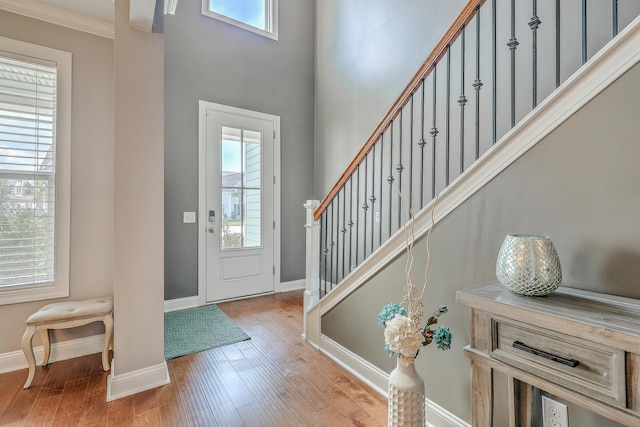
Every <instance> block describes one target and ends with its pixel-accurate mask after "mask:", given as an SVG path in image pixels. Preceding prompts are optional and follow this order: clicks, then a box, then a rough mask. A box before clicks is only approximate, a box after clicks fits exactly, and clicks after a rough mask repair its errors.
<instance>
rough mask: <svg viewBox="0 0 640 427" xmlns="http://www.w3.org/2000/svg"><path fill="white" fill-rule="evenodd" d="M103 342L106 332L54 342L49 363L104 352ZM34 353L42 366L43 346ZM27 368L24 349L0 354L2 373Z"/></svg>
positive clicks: (0, 370)
mask: <svg viewBox="0 0 640 427" xmlns="http://www.w3.org/2000/svg"><path fill="white" fill-rule="evenodd" d="M103 344H104V334H100V335H92V336H88V337H83V338H77V339H73V340H67V341H61V342H56V343H52V344H51V356H50V357H49V363H53V362H57V361H60V360H66V359H73V358H75V357H80V356H86V355H87V354H94V353H102V346H103ZM33 353H34V355H35V357H36V364H37V365H38V366H40V365H41V364H42V357H43V355H44V349H43V347H42V346H39V347H35V348H34V349H33ZM26 368H28V365H27V360H26V359H25V357H24V353H23V352H22V350H17V351H11V352H8V353H3V354H0V374H3V373H5V372H11V371H17V370H19V369H26Z"/></svg>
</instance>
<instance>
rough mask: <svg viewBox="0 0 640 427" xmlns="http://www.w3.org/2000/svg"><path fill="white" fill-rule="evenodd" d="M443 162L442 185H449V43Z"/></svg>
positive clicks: (448, 48)
mask: <svg viewBox="0 0 640 427" xmlns="http://www.w3.org/2000/svg"><path fill="white" fill-rule="evenodd" d="M444 100H445V105H446V106H445V109H444V111H445V159H446V160H445V164H444V186H445V188H446V187H448V186H449V162H450V158H449V157H450V144H451V45H448V46H447V85H446V92H445V98H444Z"/></svg>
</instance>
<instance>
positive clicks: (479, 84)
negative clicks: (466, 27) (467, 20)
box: [473, 7, 482, 160]
mask: <svg viewBox="0 0 640 427" xmlns="http://www.w3.org/2000/svg"><path fill="white" fill-rule="evenodd" d="M480 88H482V81H481V80H480V8H479V7H478V8H476V79H475V80H474V81H473V89H474V90H475V91H476V123H475V125H476V152H475V154H476V160H478V158H479V157H480Z"/></svg>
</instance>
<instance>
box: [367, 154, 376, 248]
mask: <svg viewBox="0 0 640 427" xmlns="http://www.w3.org/2000/svg"><path fill="white" fill-rule="evenodd" d="M369 202H371V253H373V247H374V245H373V242H374V240H375V229H376V227H375V224H376V218H375V215H376V209H375V205H376V146H375V145H374V146H373V149H372V150H371V197H369Z"/></svg>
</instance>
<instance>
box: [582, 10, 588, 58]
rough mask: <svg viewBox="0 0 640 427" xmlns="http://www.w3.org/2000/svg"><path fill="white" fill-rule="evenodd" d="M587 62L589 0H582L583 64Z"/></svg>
mask: <svg viewBox="0 0 640 427" xmlns="http://www.w3.org/2000/svg"><path fill="white" fill-rule="evenodd" d="M585 62H587V0H582V64H583V65H584V63H585Z"/></svg>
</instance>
